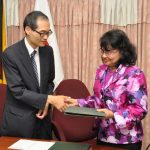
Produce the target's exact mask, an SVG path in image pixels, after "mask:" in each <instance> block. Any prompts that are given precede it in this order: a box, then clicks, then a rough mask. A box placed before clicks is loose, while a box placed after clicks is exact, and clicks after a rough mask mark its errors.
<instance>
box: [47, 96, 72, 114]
mask: <svg viewBox="0 0 150 150" xmlns="http://www.w3.org/2000/svg"><path fill="white" fill-rule="evenodd" d="M69 98H70V97H68V96H52V95H49V96H48V100H47V101H48V103H49V104H51V105H53V106H54V107H56V108H57V109H58V110H59V111H61V112H62V111H65V110H66V108H67V107H69V104H67V103H65V101H66V100H67V99H69Z"/></svg>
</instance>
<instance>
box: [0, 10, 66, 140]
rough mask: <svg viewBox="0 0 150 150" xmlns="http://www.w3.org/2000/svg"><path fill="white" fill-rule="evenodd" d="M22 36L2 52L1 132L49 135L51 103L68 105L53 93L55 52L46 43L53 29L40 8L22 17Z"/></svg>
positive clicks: (9, 134)
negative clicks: (4, 95) (3, 94)
mask: <svg viewBox="0 0 150 150" xmlns="http://www.w3.org/2000/svg"><path fill="white" fill-rule="evenodd" d="M23 25H24V31H25V38H24V39H23V40H21V41H19V42H17V43H15V44H14V45H12V46H10V47H8V48H7V49H6V50H5V52H4V53H3V55H2V62H3V67H4V71H5V75H6V80H7V98H6V103H5V107H4V117H3V122H2V127H1V134H2V135H6V136H17V137H24V138H40V139H50V138H51V123H50V113H49V111H50V107H49V106H50V105H53V106H54V107H56V108H57V109H59V110H60V111H63V110H64V109H66V107H68V105H67V104H66V103H65V102H64V101H65V99H67V97H65V96H52V94H53V88H54V83H53V79H54V77H55V71H54V70H55V69H54V56H53V50H52V48H51V47H50V46H46V44H45V43H46V42H47V39H48V37H49V35H50V34H52V31H51V29H50V24H49V20H48V18H47V16H46V15H45V14H43V13H42V12H40V11H33V12H31V13H29V14H28V15H27V16H26V17H25V20H24V24H23Z"/></svg>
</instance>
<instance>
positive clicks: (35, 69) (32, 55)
mask: <svg viewBox="0 0 150 150" xmlns="http://www.w3.org/2000/svg"><path fill="white" fill-rule="evenodd" d="M36 52H37V51H35V50H34V51H33V52H32V53H31V62H32V66H33V69H34V72H35V75H36V78H37V81H38V72H37V65H36V62H35V54H36ZM38 83H39V82H38Z"/></svg>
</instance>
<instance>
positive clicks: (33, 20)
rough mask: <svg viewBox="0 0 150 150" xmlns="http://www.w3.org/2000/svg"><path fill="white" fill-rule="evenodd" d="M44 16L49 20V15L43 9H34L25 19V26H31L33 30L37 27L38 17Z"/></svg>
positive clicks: (43, 17)
mask: <svg viewBox="0 0 150 150" xmlns="http://www.w3.org/2000/svg"><path fill="white" fill-rule="evenodd" d="M38 18H42V19H46V20H48V17H47V16H46V15H45V14H44V13H42V12H41V11H32V12H30V13H29V14H28V15H27V16H26V17H25V19H24V22H23V28H24V30H25V27H26V26H29V27H30V28H31V29H32V30H35V29H36V28H37V19H38Z"/></svg>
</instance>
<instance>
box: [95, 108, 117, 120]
mask: <svg viewBox="0 0 150 150" xmlns="http://www.w3.org/2000/svg"><path fill="white" fill-rule="evenodd" d="M97 111H99V112H104V113H105V118H114V113H113V111H111V110H109V109H106V108H102V109H97Z"/></svg>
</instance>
